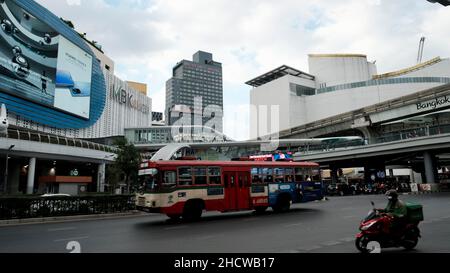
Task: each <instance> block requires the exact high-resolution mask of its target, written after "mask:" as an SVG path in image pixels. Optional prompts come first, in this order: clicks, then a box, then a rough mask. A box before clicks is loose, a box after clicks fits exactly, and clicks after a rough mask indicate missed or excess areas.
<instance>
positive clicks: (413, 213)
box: [406, 202, 423, 222]
mask: <svg viewBox="0 0 450 273" xmlns="http://www.w3.org/2000/svg"><path fill="white" fill-rule="evenodd" d="M406 209H407V210H408V212H407V213H408V214H407V217H408V221H410V222H420V221H423V210H422V205H420V204H415V203H409V202H407V203H406Z"/></svg>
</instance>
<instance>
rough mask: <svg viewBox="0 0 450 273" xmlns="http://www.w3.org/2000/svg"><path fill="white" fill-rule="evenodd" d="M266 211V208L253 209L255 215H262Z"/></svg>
mask: <svg viewBox="0 0 450 273" xmlns="http://www.w3.org/2000/svg"><path fill="white" fill-rule="evenodd" d="M266 210H267V207H255V212H256V213H257V214H261V213H264V212H265V211H266Z"/></svg>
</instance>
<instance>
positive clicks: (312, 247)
mask: <svg viewBox="0 0 450 273" xmlns="http://www.w3.org/2000/svg"><path fill="white" fill-rule="evenodd" d="M320 248H322V246H317V245H316V246H310V247H307V248H300V249H299V250H300V251H311V250H316V249H320Z"/></svg>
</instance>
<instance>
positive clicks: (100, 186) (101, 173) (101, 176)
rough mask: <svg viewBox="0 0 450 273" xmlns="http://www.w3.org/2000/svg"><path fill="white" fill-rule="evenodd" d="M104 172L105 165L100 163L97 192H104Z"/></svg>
mask: <svg viewBox="0 0 450 273" xmlns="http://www.w3.org/2000/svg"><path fill="white" fill-rule="evenodd" d="M105 172H106V164H105V163H101V164H99V165H98V173H97V174H98V175H97V192H105Z"/></svg>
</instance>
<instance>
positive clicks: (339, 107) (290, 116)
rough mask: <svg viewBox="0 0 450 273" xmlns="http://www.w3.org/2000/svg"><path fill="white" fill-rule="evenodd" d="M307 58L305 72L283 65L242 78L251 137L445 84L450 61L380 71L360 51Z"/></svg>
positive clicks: (449, 78)
mask: <svg viewBox="0 0 450 273" xmlns="http://www.w3.org/2000/svg"><path fill="white" fill-rule="evenodd" d="M308 62H309V72H308V73H306V72H303V71H301V70H298V69H295V68H292V67H289V66H286V65H283V66H281V67H278V68H276V69H274V70H271V71H269V72H267V73H265V74H263V75H261V76H258V77H256V78H254V79H252V80H250V81H248V82H247V84H248V85H250V86H252V87H253V88H252V89H251V91H250V104H251V105H252V106H253V110H254V111H250V116H251V119H250V120H251V134H252V135H251V137H252V138H256V137H261V136H264V135H267V134H269V133H275V132H279V131H283V130H288V129H291V128H294V127H297V126H303V125H307V124H311V123H314V122H317V121H319V120H324V119H326V118H330V117H333V116H338V115H340V114H343V113H347V112H350V111H355V110H358V109H362V108H364V107H368V106H371V105H375V104H378V103H383V102H386V101H389V100H393V99H396V98H401V97H403V96H406V95H410V94H414V93H416V92H419V91H422V90H426V89H430V88H433V87H437V86H441V85H444V84H448V83H450V59H441V58H439V57H436V58H434V59H432V60H429V61H426V62H423V63H420V64H417V65H415V66H412V67H408V68H405V69H401V70H398V71H394V72H390V73H384V74H378V73H377V67H376V64H375V62H370V61H368V60H367V57H366V55H362V54H310V55H309V56H308ZM273 106H278V107H273ZM264 107H268V108H267V111H266V110H264V111H261V110H262V109H264ZM272 107H273V108H272ZM271 108H272V109H271ZM276 108H278V110H277V109H276ZM271 110H273V111H279V115H278V118H273V119H270V118H268V117H270V115H272V116H273V113H271ZM265 128H268V130H265ZM271 128H272V129H271Z"/></svg>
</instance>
